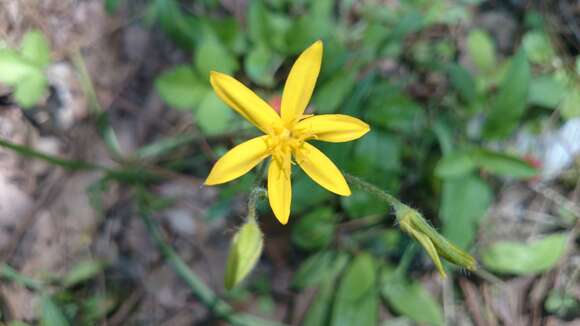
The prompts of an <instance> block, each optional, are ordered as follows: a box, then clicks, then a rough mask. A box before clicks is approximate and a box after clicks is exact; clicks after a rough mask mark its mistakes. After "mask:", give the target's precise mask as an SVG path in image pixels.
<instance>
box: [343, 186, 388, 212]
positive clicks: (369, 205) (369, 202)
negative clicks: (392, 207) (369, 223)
mask: <svg viewBox="0 0 580 326" xmlns="http://www.w3.org/2000/svg"><path fill="white" fill-rule="evenodd" d="M340 203H341V205H342V208H344V210H345V211H346V212H347V214H348V216H349V217H351V218H359V217H365V216H369V215H373V214H386V213H387V212H388V211H389V205H387V203H385V202H383V201H380V200H377V199H376V198H375V197H374V196H373V195H370V194H369V193H367V192H363V191H355V192H353V193H352V195H350V196H348V197H341V198H340Z"/></svg>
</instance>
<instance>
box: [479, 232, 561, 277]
mask: <svg viewBox="0 0 580 326" xmlns="http://www.w3.org/2000/svg"><path fill="white" fill-rule="evenodd" d="M568 237H569V236H568V234H566V233H559V234H552V235H549V236H546V237H544V238H543V239H540V240H535V241H532V242H528V243H523V242H514V241H498V242H496V243H494V244H492V245H491V246H489V247H487V248H485V249H483V250H482V255H481V258H482V261H483V264H484V265H485V266H486V267H487V268H489V269H490V270H492V271H494V272H498V273H505V274H516V275H530V274H536V273H541V272H544V271H547V270H549V269H551V268H552V267H554V266H555V265H556V264H557V263H558V261H559V260H560V258H561V257H562V255H563V254H564V252H565V251H566V243H567V241H568Z"/></svg>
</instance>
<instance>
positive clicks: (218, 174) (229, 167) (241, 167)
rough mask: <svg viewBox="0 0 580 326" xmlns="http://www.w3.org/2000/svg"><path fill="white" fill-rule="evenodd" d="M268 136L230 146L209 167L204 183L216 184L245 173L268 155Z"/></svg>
mask: <svg viewBox="0 0 580 326" xmlns="http://www.w3.org/2000/svg"><path fill="white" fill-rule="evenodd" d="M267 138H268V136H260V137H256V138H253V139H250V140H248V141H246V142H243V143H241V144H239V145H238V146H236V147H234V148H232V149H231V150H230V151H229V152H227V153H226V154H225V155H224V156H222V157H221V158H220V159H219V160H218V161H217V162H216V163H215V165H214V166H213V168H212V169H211V171H210V173H209V176H208V177H207V179H206V180H205V184H206V185H209V186H211V185H216V184H220V183H224V182H228V181H231V180H234V179H235V178H237V177H239V176H241V175H244V174H246V173H247V172H248V171H250V170H251V169H252V168H253V167H254V166H256V165H257V164H258V163H260V162H261V161H262V160H263V159H265V158H266V157H267V156H268V155H269V150H268V144H267V142H266V140H267Z"/></svg>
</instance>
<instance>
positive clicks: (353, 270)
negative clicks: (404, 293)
mask: <svg viewBox="0 0 580 326" xmlns="http://www.w3.org/2000/svg"><path fill="white" fill-rule="evenodd" d="M376 278H377V275H376V266H375V261H374V258H373V257H372V256H371V255H370V254H368V253H364V252H363V253H361V254H359V255H357V256H356V257H354V259H353V260H352V261H351V263H350V264H349V266H348V268H347V270H346V271H345V273H344V276H343V277H342V280H341V283H340V287H339V288H338V292H337V293H336V296H337V298H339V299H340V300H349V301H357V300H359V299H361V298H363V297H364V296H365V295H367V294H368V293H369V292H375V285H376Z"/></svg>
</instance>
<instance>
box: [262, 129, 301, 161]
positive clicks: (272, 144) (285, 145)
mask: <svg viewBox="0 0 580 326" xmlns="http://www.w3.org/2000/svg"><path fill="white" fill-rule="evenodd" d="M303 143H304V138H303V137H300V136H298V137H297V135H295V134H293V133H292V130H290V129H288V128H281V129H278V130H274V131H273V132H272V133H270V137H268V147H269V150H270V153H271V155H272V158H273V159H274V160H275V161H276V163H278V164H279V165H280V166H281V167H283V166H285V165H286V164H285V161H286V160H290V159H291V155H292V152H295V151H297V150H299V149H300V147H301V146H302V144H303Z"/></svg>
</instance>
